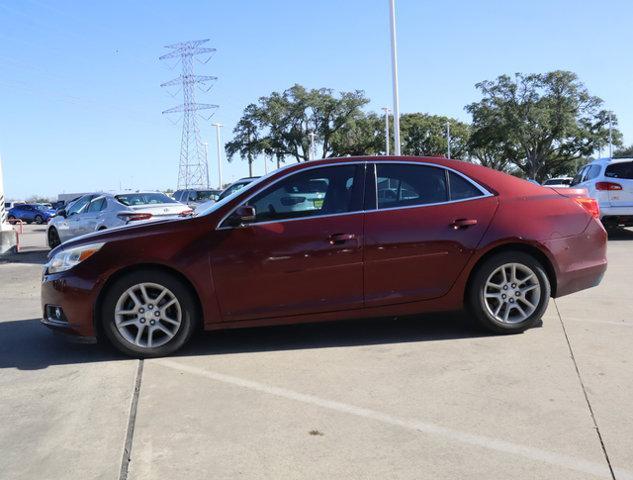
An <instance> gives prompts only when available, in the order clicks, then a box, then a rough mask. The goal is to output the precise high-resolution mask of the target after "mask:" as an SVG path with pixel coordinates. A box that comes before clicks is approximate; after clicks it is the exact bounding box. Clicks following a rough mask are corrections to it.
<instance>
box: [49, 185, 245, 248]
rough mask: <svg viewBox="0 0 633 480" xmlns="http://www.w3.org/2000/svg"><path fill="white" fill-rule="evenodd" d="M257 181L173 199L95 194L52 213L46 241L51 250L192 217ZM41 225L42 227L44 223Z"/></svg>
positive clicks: (189, 192)
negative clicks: (122, 229)
mask: <svg viewBox="0 0 633 480" xmlns="http://www.w3.org/2000/svg"><path fill="white" fill-rule="evenodd" d="M253 180H254V178H243V179H240V180H238V181H237V182H235V183H233V184H231V185H230V186H229V187H227V188H226V189H225V190H224V191H219V190H206V189H185V190H178V191H176V192H175V193H174V196H173V198H172V197H169V196H167V195H166V194H164V193H161V192H130V191H124V192H118V193H105V192H94V193H88V194H85V195H82V196H80V197H78V198H76V199H74V200H71V201H70V202H69V203H68V204H67V205H66V206H65V207H64V208H62V209H60V210H58V211H57V212H52V213H51V212H49V213H50V215H48V216H47V217H46V218H44V219H43V220H44V221H48V227H47V232H46V238H47V242H48V245H49V247H51V248H54V247H56V246H57V245H59V244H61V243H62V242H65V241H68V240H70V239H72V238H75V237H78V236H80V235H86V234H88V233H92V232H96V231H102V230H106V229H111V228H116V227H123V226H126V225H132V224H138V223H142V222H153V221H158V220H169V219H173V218H178V217H182V216H187V215H190V214H192V213H193V208H194V207H199V206H200V205H211V204H213V203H215V202H216V201H217V200H219V199H220V197H222V198H224V197H226V196H228V195H230V194H231V193H232V192H235V191H238V190H239V189H240V188H242V187H243V186H244V185H247V184H248V183H250V182H252V181H253ZM44 221H43V222H40V223H44Z"/></svg>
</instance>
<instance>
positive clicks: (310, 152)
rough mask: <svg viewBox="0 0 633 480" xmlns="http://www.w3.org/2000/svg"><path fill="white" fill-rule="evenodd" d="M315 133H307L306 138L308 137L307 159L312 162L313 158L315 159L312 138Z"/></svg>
mask: <svg viewBox="0 0 633 480" xmlns="http://www.w3.org/2000/svg"><path fill="white" fill-rule="evenodd" d="M315 135H316V134H315V133H314V132H310V133H308V136H309V137H310V151H309V152H308V159H309V160H314V157H316V155H315V154H314V137H315Z"/></svg>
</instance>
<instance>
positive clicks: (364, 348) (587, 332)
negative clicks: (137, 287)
mask: <svg viewBox="0 0 633 480" xmlns="http://www.w3.org/2000/svg"><path fill="white" fill-rule="evenodd" d="M23 240H24V241H23V245H24V247H25V248H24V250H25V253H23V254H21V255H20V256H18V257H13V258H11V259H10V262H5V263H0V278H1V279H2V282H0V305H2V308H1V309H0V425H1V427H0V452H2V453H3V455H1V456H0V478H11V479H22V478H25V479H26V478H29V479H30V478H33V479H41V478H51V479H59V478H77V479H84V478H103V479H118V478H126V477H127V478H132V479H153V478H187V479H190V478H191V479H197V478H200V479H202V478H205V479H206V478H226V479H232V478H253V479H254V478H271V479H278V478H359V479H360V478H363V479H364V478H398V479H401V478H432V479H441V478H446V479H449V478H512V477H519V476H521V477H529V478H556V479H561V478H570V479H571V478H578V479H581V478H582V479H584V478H613V477H615V478H618V479H626V478H633V422H631V398H633V349H632V348H631V345H632V344H633V317H632V316H631V313H630V312H631V305H630V304H631V301H630V298H631V295H630V284H629V279H630V276H631V275H630V273H631V271H633V231H623V232H621V233H619V234H617V235H615V236H614V238H612V239H611V240H610V241H609V251H608V256H609V262H610V264H609V270H608V272H607V275H606V277H605V279H604V281H603V283H602V284H601V285H600V286H599V287H597V288H594V289H591V290H587V291H583V292H581V293H578V294H575V295H572V296H569V297H563V298H561V299H558V300H557V301H556V302H551V303H550V307H549V310H548V311H547V313H546V315H545V316H544V318H543V325H542V327H541V328H536V329H532V330H529V331H527V332H526V333H525V334H522V335H516V336H511V337H501V336H491V335H488V334H485V333H482V332H481V331H480V330H478V329H476V328H474V327H472V326H470V324H469V321H468V318H464V315H456V314H455V315H436V316H425V317H421V318H410V319H400V320H393V319H380V320H370V321H364V322H343V323H336V324H322V325H307V326H294V327H283V328H277V327H276V328H267V329H250V330H243V331H229V332H219V333H213V334H207V335H203V336H200V338H198V339H196V341H194V342H193V343H192V344H191V345H190V346H188V347H186V348H185V349H184V350H183V351H181V352H180V353H179V354H178V355H176V356H173V357H170V358H167V359H155V360H146V361H144V362H139V361H137V360H129V359H127V358H125V357H122V356H121V355H119V354H118V353H116V352H115V351H114V350H113V349H111V348H108V347H107V346H90V345H73V344H68V343H66V342H64V341H63V340H61V339H58V338H56V337H54V336H52V335H51V334H50V333H49V332H48V331H47V330H46V329H45V328H43V327H42V326H40V325H39V317H40V306H39V279H40V275H41V263H42V262H43V261H44V259H45V250H44V233H43V227H35V226H27V227H26V228H25V235H24V236H23ZM126 451H131V455H130V456H129V457H128V455H126ZM128 458H129V460H128Z"/></svg>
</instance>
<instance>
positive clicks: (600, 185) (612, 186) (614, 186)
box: [596, 182, 622, 191]
mask: <svg viewBox="0 0 633 480" xmlns="http://www.w3.org/2000/svg"><path fill="white" fill-rule="evenodd" d="M596 190H603V191H604V190H622V185H620V184H619V183H615V182H596Z"/></svg>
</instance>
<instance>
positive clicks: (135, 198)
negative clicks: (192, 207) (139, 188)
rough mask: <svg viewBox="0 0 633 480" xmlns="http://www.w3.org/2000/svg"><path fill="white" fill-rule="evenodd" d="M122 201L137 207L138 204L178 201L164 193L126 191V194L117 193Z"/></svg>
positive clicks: (117, 197) (126, 204) (128, 205)
mask: <svg viewBox="0 0 633 480" xmlns="http://www.w3.org/2000/svg"><path fill="white" fill-rule="evenodd" d="M114 198H116V199H117V200H118V201H119V202H120V203H122V204H123V205H125V206H126V207H135V206H137V205H157V204H161V203H178V202H176V200H174V199H173V198H170V197H168V196H167V195H165V194H164V193H158V192H157V193H126V194H125V195H115V196H114Z"/></svg>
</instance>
